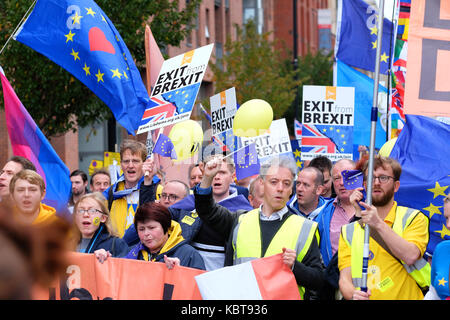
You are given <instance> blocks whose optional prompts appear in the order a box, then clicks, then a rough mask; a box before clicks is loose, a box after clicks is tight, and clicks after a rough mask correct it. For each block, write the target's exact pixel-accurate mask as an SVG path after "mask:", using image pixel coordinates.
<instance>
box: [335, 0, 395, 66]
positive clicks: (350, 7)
mask: <svg viewBox="0 0 450 320" xmlns="http://www.w3.org/2000/svg"><path fill="white" fill-rule="evenodd" d="M338 6H339V9H340V12H341V13H342V15H341V16H339V15H338V29H337V34H336V58H337V59H339V60H341V61H344V62H345V63H346V64H348V65H351V66H353V67H357V68H361V69H364V70H369V71H375V58H376V50H377V46H379V45H380V44H379V41H378V40H377V38H378V28H377V26H378V23H377V21H378V12H377V10H378V9H376V8H375V7H373V6H369V5H368V4H367V3H365V2H364V1H363V0H340V1H339V4H338ZM392 30H393V23H392V22H391V21H389V20H388V19H384V20H383V36H382V41H381V42H382V44H381V56H380V72H381V73H384V74H385V73H386V72H387V70H388V69H389V68H390V65H391V60H392V53H393V49H394V46H393V45H392V44H393V41H394V39H395V37H394V32H393V31H392Z"/></svg>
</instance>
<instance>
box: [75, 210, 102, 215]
mask: <svg viewBox="0 0 450 320" xmlns="http://www.w3.org/2000/svg"><path fill="white" fill-rule="evenodd" d="M86 212H87V213H89V215H91V214H95V213H97V212H98V213H101V214H105V213H104V212H103V211H100V210H98V209H94V208H90V209H87V210H86V209H77V213H78V214H85V213H86Z"/></svg>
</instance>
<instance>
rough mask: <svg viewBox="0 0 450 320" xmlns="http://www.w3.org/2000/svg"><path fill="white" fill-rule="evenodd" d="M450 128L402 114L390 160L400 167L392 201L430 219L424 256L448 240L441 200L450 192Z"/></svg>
mask: <svg viewBox="0 0 450 320" xmlns="http://www.w3.org/2000/svg"><path fill="white" fill-rule="evenodd" d="M449 141H450V125H448V124H445V123H442V122H440V121H437V120H434V119H432V118H429V117H425V116H415V115H406V123H405V126H404V127H403V130H402V131H401V132H400V135H399V136H398V138H397V142H396V143H395V145H394V147H393V148H392V151H391V153H390V157H391V158H394V159H396V160H397V161H398V162H399V163H400V164H401V166H402V175H401V176H400V189H399V190H398V192H397V193H396V194H395V200H396V201H397V202H398V204H399V205H401V206H406V207H411V208H415V209H418V210H420V211H422V212H423V213H424V214H426V215H427V216H428V217H429V218H430V228H429V230H430V241H429V242H428V247H427V253H429V254H433V252H434V248H435V247H436V245H437V244H438V243H439V242H441V241H442V240H444V239H445V240H450V230H448V229H447V228H446V227H445V218H444V202H443V200H444V197H445V196H446V194H448V193H449V192H450V188H449V186H450V161H449V159H448V158H449V155H450V144H449Z"/></svg>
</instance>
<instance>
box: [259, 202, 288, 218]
mask: <svg viewBox="0 0 450 320" xmlns="http://www.w3.org/2000/svg"><path fill="white" fill-rule="evenodd" d="M262 206H263V205H260V206H259V209H258V210H259V218H260V219H261V220H262V221H275V220H280V221H281V219H283V217H284V215H285V214H286V213H288V211H289V210H288V208H287V207H286V206H284V207H283V208H281V209H280V210H278V211H275V212H273V213H272V214H271V215H270V216H265V215H264V213H263V212H262Z"/></svg>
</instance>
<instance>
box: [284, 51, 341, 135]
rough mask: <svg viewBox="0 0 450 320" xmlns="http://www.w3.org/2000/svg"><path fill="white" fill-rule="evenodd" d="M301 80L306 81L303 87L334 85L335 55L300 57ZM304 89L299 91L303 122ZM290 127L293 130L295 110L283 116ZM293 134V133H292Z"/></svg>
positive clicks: (300, 115) (299, 70)
mask: <svg viewBox="0 0 450 320" xmlns="http://www.w3.org/2000/svg"><path fill="white" fill-rule="evenodd" d="M298 72H299V78H300V79H304V80H303V83H302V85H315V86H332V85H333V53H332V52H330V53H328V54H324V53H322V52H320V51H318V52H316V53H311V52H309V53H308V54H306V55H305V56H299V57H298ZM302 98H303V89H302V87H301V86H300V87H299V89H298V120H299V121H300V122H301V120H302ZM283 117H284V118H286V122H287V124H288V127H289V129H290V131H291V130H293V126H294V118H295V109H294V107H292V108H289V109H287V110H286V112H285V113H284V115H283ZM291 132H293V131H291Z"/></svg>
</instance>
